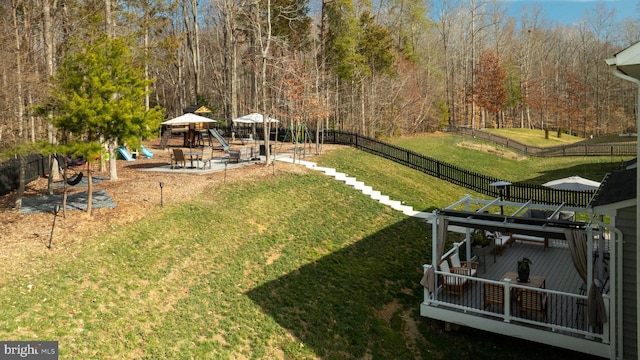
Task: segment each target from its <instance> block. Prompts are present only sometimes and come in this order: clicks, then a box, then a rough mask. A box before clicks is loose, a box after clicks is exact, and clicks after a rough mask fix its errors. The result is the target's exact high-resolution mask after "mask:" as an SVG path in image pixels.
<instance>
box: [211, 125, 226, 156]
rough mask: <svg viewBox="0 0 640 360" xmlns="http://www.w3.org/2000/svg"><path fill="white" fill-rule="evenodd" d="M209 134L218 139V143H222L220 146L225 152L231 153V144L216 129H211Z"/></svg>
mask: <svg viewBox="0 0 640 360" xmlns="http://www.w3.org/2000/svg"><path fill="white" fill-rule="evenodd" d="M209 134H211V135H212V136H213V137H214V138H216V139H217V140H218V142H219V143H220V145H222V148H223V149H224V151H229V143H227V142H226V141H225V140H224V138H223V137H222V135H220V133H219V132H218V130H216V129H209Z"/></svg>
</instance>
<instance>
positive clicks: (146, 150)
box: [140, 145, 153, 159]
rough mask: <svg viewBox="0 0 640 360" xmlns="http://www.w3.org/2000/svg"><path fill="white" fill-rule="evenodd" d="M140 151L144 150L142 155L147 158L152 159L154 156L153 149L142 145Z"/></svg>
mask: <svg viewBox="0 0 640 360" xmlns="http://www.w3.org/2000/svg"><path fill="white" fill-rule="evenodd" d="M140 148H141V150H140V152H142V155H144V156H146V157H147V159H151V158H152V157H153V153H152V152H151V150H149V149H147V148H146V147H144V146H142V145H140Z"/></svg>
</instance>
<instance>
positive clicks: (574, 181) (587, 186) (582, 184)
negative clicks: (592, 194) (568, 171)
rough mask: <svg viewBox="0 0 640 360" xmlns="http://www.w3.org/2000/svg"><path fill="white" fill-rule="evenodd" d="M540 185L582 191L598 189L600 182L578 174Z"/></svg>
mask: <svg viewBox="0 0 640 360" xmlns="http://www.w3.org/2000/svg"><path fill="white" fill-rule="evenodd" d="M542 186H546V187H550V188H553V189H560V190H574V191H584V190H598V188H599V187H600V183H599V182H597V181H593V180H589V179H585V178H583V177H580V176H569V177H566V178H562V179H557V180H551V181H549V182H546V183H544V184H542Z"/></svg>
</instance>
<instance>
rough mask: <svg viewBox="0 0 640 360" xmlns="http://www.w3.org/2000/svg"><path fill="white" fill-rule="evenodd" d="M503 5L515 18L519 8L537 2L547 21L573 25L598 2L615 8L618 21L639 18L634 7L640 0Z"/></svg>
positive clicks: (520, 0) (510, 1) (516, 0)
mask: <svg viewBox="0 0 640 360" xmlns="http://www.w3.org/2000/svg"><path fill="white" fill-rule="evenodd" d="M504 1H505V5H506V6H508V7H509V10H508V14H509V15H510V16H513V17H515V18H516V19H517V18H520V17H521V9H522V8H523V7H525V8H526V7H527V6H528V7H529V8H530V7H531V6H532V5H533V4H538V6H539V7H540V8H542V9H543V11H544V18H545V19H546V21H549V22H558V23H561V24H565V25H573V24H574V23H576V22H580V21H581V20H582V19H583V18H584V16H585V11H587V10H589V11H594V10H595V9H596V7H597V4H598V3H602V4H604V5H605V6H606V7H607V8H609V9H615V16H616V20H617V21H620V20H622V19H624V18H628V17H630V18H635V19H637V18H640V12H638V10H637V9H636V8H637V6H638V4H640V0H600V1H593V0H563V1H555V0H541V1H533V0H504Z"/></svg>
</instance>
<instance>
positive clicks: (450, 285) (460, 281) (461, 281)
mask: <svg viewBox="0 0 640 360" xmlns="http://www.w3.org/2000/svg"><path fill="white" fill-rule="evenodd" d="M460 269H462V268H453V269H451V268H450V267H449V263H448V262H447V260H446V259H445V260H442V261H441V262H440V271H442V272H444V273H448V274H458V275H467V276H469V272H468V271H465V270H469V269H462V271H460ZM466 285H467V279H465V278H462V277H458V276H451V275H446V274H444V275H442V290H443V291H444V292H445V293H449V294H455V295H458V296H460V297H462V294H463V292H464V288H465V286H466Z"/></svg>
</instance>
